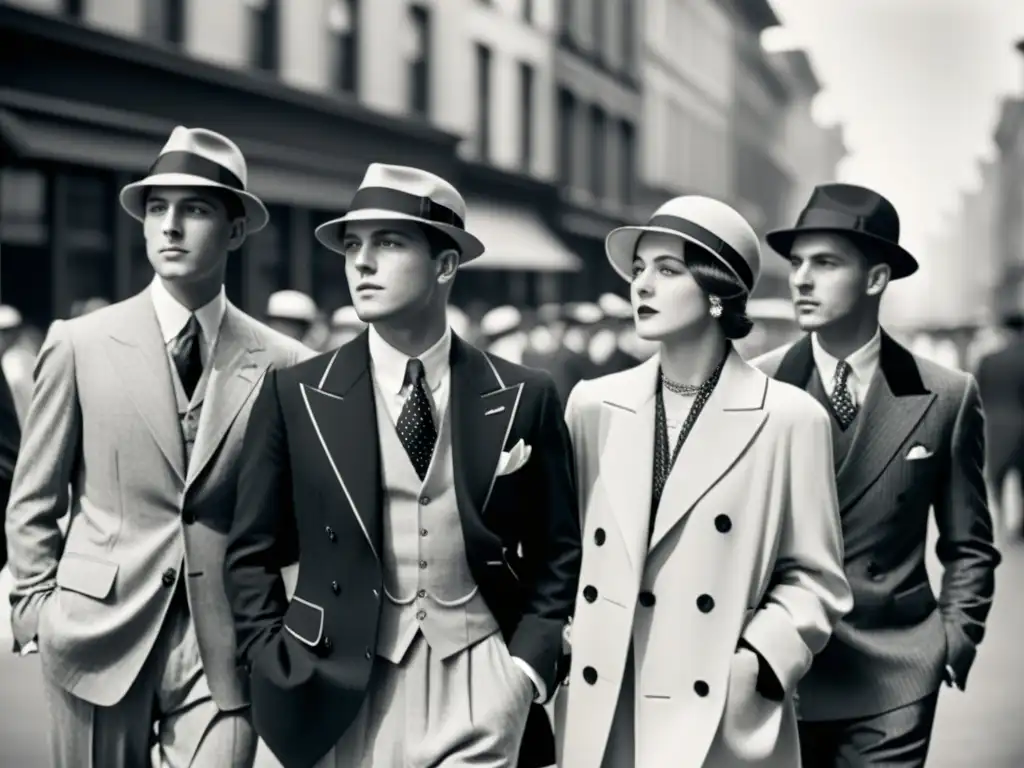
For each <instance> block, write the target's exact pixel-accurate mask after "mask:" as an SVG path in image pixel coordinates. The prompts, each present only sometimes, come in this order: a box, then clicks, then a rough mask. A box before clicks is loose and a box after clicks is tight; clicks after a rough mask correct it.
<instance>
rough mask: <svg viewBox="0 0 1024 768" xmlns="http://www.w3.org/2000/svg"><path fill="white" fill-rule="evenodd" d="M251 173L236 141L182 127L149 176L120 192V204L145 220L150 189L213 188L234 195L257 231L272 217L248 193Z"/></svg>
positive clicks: (211, 132) (163, 151)
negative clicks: (147, 194)
mask: <svg viewBox="0 0 1024 768" xmlns="http://www.w3.org/2000/svg"><path fill="white" fill-rule="evenodd" d="M248 177H249V171H248V167H247V166H246V164H245V156H244V155H243V154H242V150H240V149H239V148H238V145H237V144H235V142H233V141H231V139H229V138H228V137H226V136H222V135H221V134H219V133H216V132H215V131H208V130H206V129H205V128H185V127H184V126H181V125H179V126H178V127H177V128H175V129H174V130H173V131H171V137H170V138H169V139H167V143H166V144H164V148H163V149H161V150H160V155H159V156H158V157H157V159H156V162H155V163H153V165H151V166H150V168H149V174H148V175H147V176H146V178H144V179H142V180H141V181H136V182H133V183H131V184H129V185H127V186H126V187H125V188H124V189H122V190H121V205H122V207H123V208H124V209H125V210H126V211H128V213H129V215H131V217H132V218H135V219H138V220H139V221H142V220H143V219H144V218H145V200H146V190H147V189H148V188H149V187H212V188H215V189H223V190H226V191H228V192H233V193H234V194H235V195H237V196H238V199H239V200H240V201H241V203H242V207H243V209H244V210H245V221H246V228H247V230H248V231H249V232H258V231H259V230H261V229H263V228H264V227H265V226H267V222H268V221H270V214H268V213H267V208H266V206H264V205H263V203H262V202H261V201H260V199H259V198H258V197H256V195H254V194H252V193H251V192H249V191H247V190H246V185H247V182H248Z"/></svg>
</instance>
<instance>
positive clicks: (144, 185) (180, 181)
mask: <svg viewBox="0 0 1024 768" xmlns="http://www.w3.org/2000/svg"><path fill="white" fill-rule="evenodd" d="M151 187H208V188H210V189H223V190H224V191H226V192H231V193H232V194H234V195H236V196H237V197H238V199H239V200H240V201H241V203H242V209H243V210H244V211H245V226H246V231H247V232H249V233H253V232H259V231H260V230H261V229H263V228H264V227H265V226H267V223H268V222H269V221H270V214H269V213H268V212H267V207H266V206H265V205H263V202H262V201H261V200H260V199H259V198H258V197H256V195H254V194H252V193H250V192H244V191H242V190H240V189H235V188H234V187H229V186H227V185H226V184H220V183H219V182H216V181H211V180H210V179H206V178H203V177H202V176H193V175H192V174H189V173H158V174H156V175H155V176H149V177H147V178H145V179H143V180H142V181H135V182H132V183H131V184H128V185H126V186H125V187H124V188H123V189H122V190H121V195H120V200H121V207H122V208H124V209H125V211H127V212H128V215H129V216H131V217H132V218H133V219H136V220H137V221H143V220H144V219H145V217H146V190H148V189H150V188H151Z"/></svg>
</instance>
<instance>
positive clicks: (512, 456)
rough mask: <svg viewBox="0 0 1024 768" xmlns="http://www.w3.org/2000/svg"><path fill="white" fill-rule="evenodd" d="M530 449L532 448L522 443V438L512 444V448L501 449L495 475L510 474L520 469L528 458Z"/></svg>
mask: <svg viewBox="0 0 1024 768" xmlns="http://www.w3.org/2000/svg"><path fill="white" fill-rule="evenodd" d="M532 451H533V448H532V447H531V446H529V445H527V444H526V443H524V442H523V441H522V439H520V440H519V442H518V443H516V444H515V445H513V446H512V450H510V451H502V452H501V458H500V459H498V471H497V473H496V476H497V477H501V476H502V475H511V474H512V473H513V472H516V471H518V470H519V469H522V467H523V465H524V464H526V462H527V461H528V460H529V458H530V453H531V452H532Z"/></svg>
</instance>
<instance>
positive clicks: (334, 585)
mask: <svg viewBox="0 0 1024 768" xmlns="http://www.w3.org/2000/svg"><path fill="white" fill-rule="evenodd" d="M331 592H333V593H334V594H336V595H337V594H340V593H341V584H339V583H338V582H336V581H332V582H331Z"/></svg>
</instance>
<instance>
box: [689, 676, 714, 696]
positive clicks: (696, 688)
mask: <svg viewBox="0 0 1024 768" xmlns="http://www.w3.org/2000/svg"><path fill="white" fill-rule="evenodd" d="M693 692H694V693H696V694H697V695H698V696H700V697H701V698H704V697H705V696H707V695H708V694H709V693H711V689H710V688H708V684H707V683H705V682H704V681H703V680H698V681H697V682H695V683H694V684H693Z"/></svg>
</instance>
